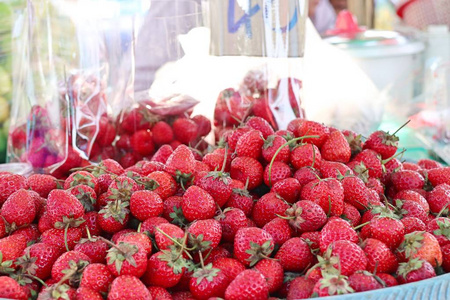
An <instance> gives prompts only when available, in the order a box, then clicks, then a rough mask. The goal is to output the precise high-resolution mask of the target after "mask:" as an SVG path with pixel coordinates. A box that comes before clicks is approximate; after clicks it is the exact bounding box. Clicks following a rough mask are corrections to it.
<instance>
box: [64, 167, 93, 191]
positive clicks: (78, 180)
mask: <svg viewBox="0 0 450 300" xmlns="http://www.w3.org/2000/svg"><path fill="white" fill-rule="evenodd" d="M80 184H84V185H87V186H89V187H91V188H93V189H94V191H95V192H96V193H97V194H98V192H99V186H98V181H97V178H96V177H95V176H94V175H92V174H91V173H89V172H87V171H77V172H74V173H72V174H70V176H69V177H68V178H67V179H66V180H65V181H64V189H65V190H68V189H70V188H71V187H74V186H77V185H80Z"/></svg>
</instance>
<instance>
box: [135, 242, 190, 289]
mask: <svg viewBox="0 0 450 300" xmlns="http://www.w3.org/2000/svg"><path fill="white" fill-rule="evenodd" d="M173 256H174V254H173V253H171V252H169V251H165V250H164V251H162V252H157V253H155V254H153V255H152V256H151V257H150V259H149V260H148V263H147V270H146V272H145V274H144V276H143V278H142V280H143V281H144V282H145V284H146V285H151V286H160V287H163V288H170V287H173V286H175V285H177V283H178V282H179V281H180V279H181V276H182V275H183V272H184V268H183V266H182V264H181V263H180V261H181V260H182V259H181V258H179V257H178V258H176V257H173ZM177 256H178V255H177Z"/></svg>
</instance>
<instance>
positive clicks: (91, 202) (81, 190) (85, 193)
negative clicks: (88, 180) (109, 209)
mask: <svg viewBox="0 0 450 300" xmlns="http://www.w3.org/2000/svg"><path fill="white" fill-rule="evenodd" d="M67 191H68V192H70V193H71V194H72V195H74V196H75V198H77V199H78V201H79V202H80V203H81V205H83V207H84V210H85V211H86V212H91V211H93V210H94V206H95V205H96V203H97V193H96V192H95V191H94V189H92V188H91V187H89V186H87V185H84V184H80V185H77V186H74V187H72V188H70V189H68V190H67Z"/></svg>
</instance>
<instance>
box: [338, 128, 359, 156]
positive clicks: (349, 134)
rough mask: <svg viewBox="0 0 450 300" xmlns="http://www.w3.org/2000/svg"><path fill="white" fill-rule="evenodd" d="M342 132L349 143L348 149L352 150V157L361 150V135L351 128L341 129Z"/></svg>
mask: <svg viewBox="0 0 450 300" xmlns="http://www.w3.org/2000/svg"><path fill="white" fill-rule="evenodd" d="M342 134H343V135H344V137H345V139H346V140H347V142H348V144H349V145H350V149H351V150H352V157H354V156H355V155H357V154H358V153H359V152H361V150H362V147H363V143H362V141H361V135H358V134H357V133H356V132H354V131H351V130H342Z"/></svg>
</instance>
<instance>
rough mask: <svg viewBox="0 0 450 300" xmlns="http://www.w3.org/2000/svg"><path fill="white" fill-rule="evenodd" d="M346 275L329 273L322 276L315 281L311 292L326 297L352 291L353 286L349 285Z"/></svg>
mask: <svg viewBox="0 0 450 300" xmlns="http://www.w3.org/2000/svg"><path fill="white" fill-rule="evenodd" d="M347 279H348V278H347V276H343V275H337V274H330V275H328V274H327V276H324V277H323V278H321V279H320V280H319V281H317V282H316V284H315V285H314V289H313V294H317V295H318V296H319V297H327V296H334V295H344V294H348V293H353V292H354V290H353V288H352V287H351V286H350V285H349V283H348V280H347Z"/></svg>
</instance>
